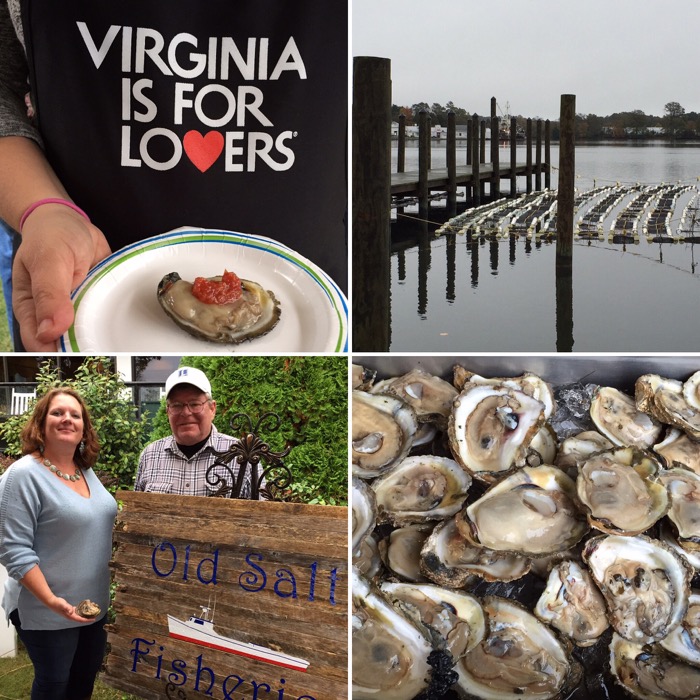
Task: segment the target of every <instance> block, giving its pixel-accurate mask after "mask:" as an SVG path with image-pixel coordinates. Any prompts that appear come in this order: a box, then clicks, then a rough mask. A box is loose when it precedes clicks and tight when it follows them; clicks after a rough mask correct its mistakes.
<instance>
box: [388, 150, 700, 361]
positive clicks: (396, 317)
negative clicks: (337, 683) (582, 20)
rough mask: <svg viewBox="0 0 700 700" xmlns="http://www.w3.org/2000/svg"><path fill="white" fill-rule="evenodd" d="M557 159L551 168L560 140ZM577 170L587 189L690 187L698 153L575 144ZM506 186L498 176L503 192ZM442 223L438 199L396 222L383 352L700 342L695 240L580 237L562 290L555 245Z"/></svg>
mask: <svg viewBox="0 0 700 700" xmlns="http://www.w3.org/2000/svg"><path fill="white" fill-rule="evenodd" d="M443 149H444V146H442V145H441V146H439V147H437V148H434V149H433V155H432V163H433V167H440V165H441V159H442V162H443V163H444V150H443ZM506 152H507V150H506V151H504V153H506ZM461 155H464V150H463V149H462V154H461ZM414 156H415V158H416V162H412V158H413V157H414ZM503 157H505V156H503V155H502V158H503ZM524 158H525V157H524V152H523V156H522V159H523V160H524ZM519 160H520V157H519ZM533 160H534V159H533ZM460 162H463V161H462V160H461V159H460V155H459V154H458V163H460ZM552 162H553V163H554V164H557V163H558V151H557V149H556V147H553V148H552ZM406 167H407V170H410V169H414V168H416V167H417V150H415V149H411V148H409V150H408V152H407V166H406ZM576 173H577V176H576V185H577V187H578V188H580V189H582V190H588V189H591V188H592V187H594V186H595V185H598V186H600V185H605V184H613V183H615V182H620V183H629V184H632V183H635V182H640V183H643V184H658V183H661V182H679V181H680V182H683V183H689V184H692V185H694V186H695V185H697V184H698V177H699V176H700V149H699V148H698V146H694V145H679V146H675V147H670V146H666V145H663V144H659V143H657V144H654V145H612V144H605V145H590V146H585V145H579V146H577V149H576ZM552 185H553V186H555V185H556V169H555V170H553V173H552ZM507 186H508V184H507V182H505V181H504V182H502V188H503V189H504V191H505V189H506V188H507ZM518 188H519V190H524V188H525V180H524V179H521V178H519V179H518ZM406 214H408V215H412V216H416V215H417V211H414V212H412V211H411V209H407V210H406ZM677 216H680V212H679V211H678V212H677ZM445 218H447V213H446V210H445V208H444V206H443V207H440V206H433V208H432V209H431V213H430V220H431V221H430V222H425V221H423V222H419V223H418V224H417V225H416V223H415V222H413V223H412V224H407V223H406V222H405V221H404V219H403V218H401V219H400V224H397V226H396V227H395V228H396V231H395V232H397V233H400V234H401V235H402V236H403V237H404V238H407V239H408V240H409V241H410V242H409V243H407V244H405V246H404V247H403V248H402V249H401V250H400V251H397V252H395V253H394V254H393V255H392V259H391V270H392V272H391V275H392V280H391V346H390V350H392V351H394V352H397V351H398V352H410V351H417V352H452V351H458V352H520V351H524V352H550V351H552V352H553V351H557V350H560V351H569V350H574V351H582V352H586V351H599V352H615V351H620V352H659V351H666V352H669V351H670V352H693V351H698V350H699V349H700V321H699V320H698V316H700V314H699V313H698V310H699V309H700V304H699V302H700V269H698V266H697V263H698V262H699V261H700V244H691V243H675V244H674V243H661V244H659V243H654V244H652V243H648V242H647V241H646V240H645V239H644V238H642V240H641V241H640V242H639V243H638V244H631V243H628V244H626V245H621V244H614V243H608V242H607V241H577V242H575V245H574V264H573V276H572V278H571V280H570V282H569V283H567V284H561V281H560V286H559V294H558V295H557V279H556V275H555V252H556V244H555V243H544V242H542V243H535V241H526V240H524V239H519V240H514V239H511V240H504V241H489V240H483V239H482V240H479V239H476V238H474V239H471V238H468V237H467V236H465V235H458V236H455V235H449V236H442V237H440V238H437V239H436V238H434V237H433V235H432V232H434V230H435V228H436V227H437V224H436V223H435V222H440V221H442V220H444V219H445ZM397 247H398V246H397ZM557 299H558V301H557Z"/></svg>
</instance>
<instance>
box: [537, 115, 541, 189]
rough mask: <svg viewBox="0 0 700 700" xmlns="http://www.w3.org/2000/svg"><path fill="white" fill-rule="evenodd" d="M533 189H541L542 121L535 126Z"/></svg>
mask: <svg viewBox="0 0 700 700" xmlns="http://www.w3.org/2000/svg"><path fill="white" fill-rule="evenodd" d="M535 189H536V190H537V191H538V192H539V191H540V190H541V189H542V120H541V119H538V120H537V124H536V126H535Z"/></svg>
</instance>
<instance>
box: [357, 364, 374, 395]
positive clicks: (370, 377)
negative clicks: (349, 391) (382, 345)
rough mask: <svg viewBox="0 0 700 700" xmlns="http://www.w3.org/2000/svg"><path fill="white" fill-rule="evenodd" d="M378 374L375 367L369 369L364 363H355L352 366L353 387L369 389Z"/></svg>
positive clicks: (363, 389) (362, 389)
mask: <svg viewBox="0 0 700 700" xmlns="http://www.w3.org/2000/svg"><path fill="white" fill-rule="evenodd" d="M376 376H377V371H376V370H374V369H367V368H366V367H363V366H362V365H356V364H353V366H352V388H353V389H359V390H361V391H368V390H369V389H370V387H371V386H372V384H374V378H375V377H376Z"/></svg>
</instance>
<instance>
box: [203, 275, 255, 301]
mask: <svg viewBox="0 0 700 700" xmlns="http://www.w3.org/2000/svg"><path fill="white" fill-rule="evenodd" d="M192 294H194V295H195V296H196V297H197V299H199V300H200V301H202V302H204V303H205V304H230V303H231V302H232V301H236V299H238V298H239V297H240V296H241V294H243V290H242V284H241V280H240V277H238V275H237V274H236V273H235V272H229V271H228V270H224V274H223V275H222V276H221V280H212V279H207V278H206V277H197V278H196V279H195V281H194V282H193V283H192Z"/></svg>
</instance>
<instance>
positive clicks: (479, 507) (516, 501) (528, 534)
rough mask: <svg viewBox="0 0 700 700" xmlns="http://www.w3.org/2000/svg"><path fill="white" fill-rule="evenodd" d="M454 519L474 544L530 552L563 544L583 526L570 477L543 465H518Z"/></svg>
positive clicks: (576, 536)
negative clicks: (517, 467)
mask: <svg viewBox="0 0 700 700" xmlns="http://www.w3.org/2000/svg"><path fill="white" fill-rule="evenodd" d="M456 522H457V527H458V528H459V531H460V532H461V533H462V535H463V536H464V537H466V538H467V539H468V540H470V541H472V542H474V543H475V544H478V545H481V546H482V547H488V548H489V549H495V550H497V551H504V552H516V553H519V554H523V555H525V556H531V557H537V556H543V555H546V554H552V553H553V552H558V551H561V550H563V549H567V548H569V547H571V546H573V545H574V544H576V543H577V542H579V541H580V540H581V538H582V537H583V536H584V535H585V534H586V533H587V532H588V529H589V528H588V523H587V522H586V519H585V516H584V515H583V514H582V513H581V512H580V510H579V509H578V508H577V507H576V487H575V485H574V482H573V481H572V480H571V479H570V478H569V477H568V476H567V475H566V474H565V473H564V472H563V471H561V470H560V469H557V468H556V467H551V466H547V465H543V466H541V467H524V468H523V469H520V470H519V471H517V472H515V473H514V474H512V475H511V476H509V477H506V478H505V479H503V480H502V481H500V482H498V483H497V484H495V485H493V486H491V487H490V488H489V489H488V490H487V491H486V492H485V493H484V495H483V496H482V497H481V498H479V499H478V500H477V501H475V502H474V503H472V504H471V505H469V506H467V507H466V508H465V509H464V510H462V511H461V512H460V513H459V514H458V515H457V516H456Z"/></svg>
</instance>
